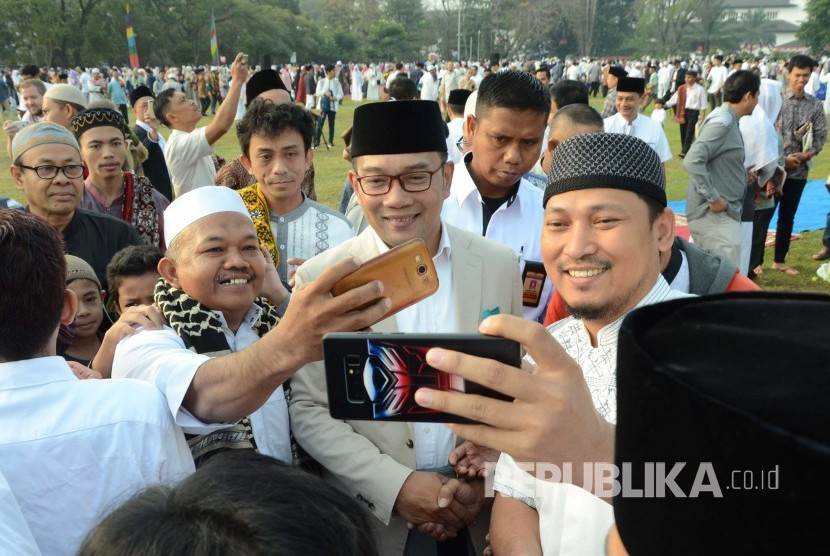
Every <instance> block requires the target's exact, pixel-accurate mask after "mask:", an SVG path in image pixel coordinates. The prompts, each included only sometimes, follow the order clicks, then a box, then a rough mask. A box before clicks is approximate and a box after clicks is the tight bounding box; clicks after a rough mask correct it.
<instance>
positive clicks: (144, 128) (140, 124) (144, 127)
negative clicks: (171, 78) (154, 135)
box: [135, 120, 153, 133]
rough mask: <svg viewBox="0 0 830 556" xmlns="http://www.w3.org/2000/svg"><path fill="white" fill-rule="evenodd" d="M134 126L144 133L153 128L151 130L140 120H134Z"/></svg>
mask: <svg viewBox="0 0 830 556" xmlns="http://www.w3.org/2000/svg"><path fill="white" fill-rule="evenodd" d="M135 125H137V126H138V127H140V128H141V129H143V130H144V131H146V132H148V133H149V132H150V131H152V130H153V128H151V127H150V126H149V125H147V124H146V123H144V122H143V121H141V120H136V122H135Z"/></svg>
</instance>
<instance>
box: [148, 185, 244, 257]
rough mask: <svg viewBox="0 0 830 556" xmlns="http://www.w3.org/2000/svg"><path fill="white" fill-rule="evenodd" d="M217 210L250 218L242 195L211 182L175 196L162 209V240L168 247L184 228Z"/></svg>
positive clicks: (217, 211)
mask: <svg viewBox="0 0 830 556" xmlns="http://www.w3.org/2000/svg"><path fill="white" fill-rule="evenodd" d="M219 212H238V213H239V214H241V215H243V216H245V218H247V219H248V220H251V215H250V213H249V212H248V208H247V207H246V206H245V203H244V202H243V201H242V197H240V196H239V193H237V192H236V191H234V190H233V189H231V188H229V187H224V186H219V185H213V184H211V185H207V186H205V187H197V188H196V189H193V190H191V191H188V192H187V193H185V194H184V195H180V196H178V197H176V200H175V201H173V202H172V203H170V206H168V207H167V210H165V211H164V242H165V243H166V244H167V245H168V247H169V246H170V244H171V243H173V240H174V239H176V236H177V235H179V234H180V233H181V232H182V231H183V230H184V229H185V228H187V227H188V226H190V225H191V224H193V223H194V222H196V221H197V220H200V219H202V218H204V217H205V216H210V215H211V214H216V213H219ZM251 221H252V222H253V220H251Z"/></svg>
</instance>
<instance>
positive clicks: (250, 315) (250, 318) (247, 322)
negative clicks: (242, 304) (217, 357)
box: [211, 303, 262, 336]
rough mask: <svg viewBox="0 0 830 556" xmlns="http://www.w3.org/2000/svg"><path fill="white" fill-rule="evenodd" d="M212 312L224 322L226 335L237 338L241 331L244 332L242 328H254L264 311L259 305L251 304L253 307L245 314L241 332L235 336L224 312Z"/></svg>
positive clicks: (240, 328) (223, 328) (223, 326)
mask: <svg viewBox="0 0 830 556" xmlns="http://www.w3.org/2000/svg"><path fill="white" fill-rule="evenodd" d="M211 312H212V313H213V314H214V315H216V316H217V317H218V318H219V320H220V321H222V330H224V331H225V334H230V335H231V336H236V335H238V334H239V331H240V330H242V327H243V326H245V327H248V328H254V326H255V325H256V321H257V319H259V315H260V314H261V313H262V309H261V308H260V307H259V306H258V305H257V304H255V303H254V304H251V307H250V308H249V309H248V311H247V312H246V313H245V316H244V317H242V324H241V325H240V327H239V330H237V331H236V334H234V333H233V332H232V331H231V329H230V328H229V327H228V321H226V320H225V314H224V313H223V312H222V311H213V310H211Z"/></svg>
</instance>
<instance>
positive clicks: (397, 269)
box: [331, 239, 438, 318]
mask: <svg viewBox="0 0 830 556" xmlns="http://www.w3.org/2000/svg"><path fill="white" fill-rule="evenodd" d="M374 280H380V281H381V282H382V283H383V296H384V297H388V298H390V299H391V300H392V306H391V307H390V308H389V311H388V312H387V313H386V314H385V315H383V318H387V317H389V316H391V315H394V314H395V313H397V312H398V311H400V310H401V309H406V308H407V307H409V306H410V305H413V304H414V303H417V302H418V301H420V300H422V299H424V298H426V297H429V296H430V295H432V294H433V293H435V292H436V291H437V290H438V273H437V272H436V270H435V265H433V264H432V257H431V256H430V254H429V249H427V246H426V244H425V243H424V240H422V239H411V240H409V241H407V242H406V243H402V244H401V245H398V246H397V247H394V248H392V249H390V250H389V251H387V252H386V253H383V254H382V255H379V256H377V257H375V258H374V259H371V260H369V261H366V262H364V263H363V266H361V267H360V268H359V269H357V270H356V271H354V272H353V273H351V274H349V275H348V276H346V277H345V278H343V279H342V280H340V281H339V282H338V283H337V284H335V285H334V288H332V290H331V293H332V295H335V296H337V295H342V294H344V293H346V292H347V291H349V290H353V289H354V288H357V287H360V286H362V285H364V284H368V283H369V282H372V281H374ZM375 301H377V300H372V301H371V302H369V303H367V304H366V305H364V306H362V307H361V309H363V308H365V307H368V306H369V305H371V304H372V303H374V302H375Z"/></svg>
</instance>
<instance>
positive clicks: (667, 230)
mask: <svg viewBox="0 0 830 556" xmlns="http://www.w3.org/2000/svg"><path fill="white" fill-rule="evenodd" d="M674 223H675V218H674V211H673V210H672V209H670V208H668V207H666V208H664V209H663V212H662V213H661V214H660V216H658V217H657V220H656V221H655V222H654V231H655V232H656V234H657V246H658V248H659V249H660V251H661V252H662V251H668V250H669V249H671V245H672V243H674Z"/></svg>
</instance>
